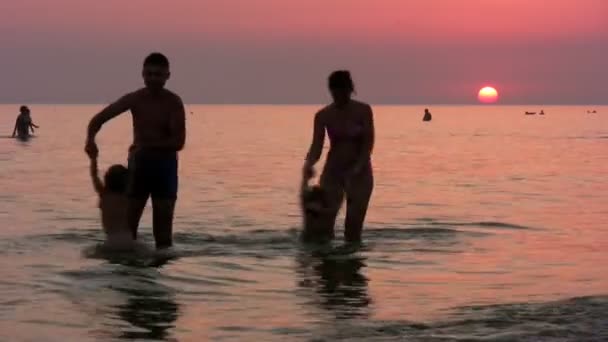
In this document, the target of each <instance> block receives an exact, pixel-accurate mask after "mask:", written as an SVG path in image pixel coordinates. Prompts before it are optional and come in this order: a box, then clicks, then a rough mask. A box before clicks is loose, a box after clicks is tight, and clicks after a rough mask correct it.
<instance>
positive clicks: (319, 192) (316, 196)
mask: <svg viewBox="0 0 608 342" xmlns="http://www.w3.org/2000/svg"><path fill="white" fill-rule="evenodd" d="M302 202H303V203H302V204H303V206H304V209H305V210H306V211H307V212H311V213H318V212H320V211H322V210H323V209H324V208H325V207H326V199H325V192H324V191H323V189H321V187H319V186H317V185H315V186H313V187H311V188H310V189H308V190H307V191H305V192H304V194H303V198H302Z"/></svg>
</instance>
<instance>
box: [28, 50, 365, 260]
mask: <svg viewBox="0 0 608 342" xmlns="http://www.w3.org/2000/svg"><path fill="white" fill-rule="evenodd" d="M170 75H171V73H170V70H169V60H168V59H167V57H165V56H164V55H163V54H161V53H152V54H150V55H149V56H147V57H146V58H145V60H144V63H143V71H142V76H143V79H144V84H145V87H144V88H142V89H139V90H136V91H134V92H132V93H128V94H126V95H124V96H122V97H121V98H119V99H118V100H117V101H115V102H114V103H112V104H110V105H108V106H107V107H105V108H104V109H103V110H102V111H101V112H99V113H98V114H97V115H95V116H94V117H93V118H92V119H91V121H90V123H89V125H88V130H87V139H86V146H85V151H86V153H87V155H88V156H89V158H90V160H91V177H92V180H93V184H94V188H95V190H96V191H97V193H98V194H99V208H100V209H101V219H102V225H103V228H104V231H105V233H106V242H105V244H106V245H107V246H108V247H110V248H117V249H129V248H132V247H133V246H135V245H136V240H137V230H138V226H139V221H140V219H141V216H142V213H143V210H144V208H145V206H146V202H147V200H148V198H149V197H151V199H152V210H153V215H152V217H153V232H154V239H155V241H156V248H157V249H164V248H167V247H170V246H172V244H173V239H172V235H173V213H174V209H175V202H176V199H177V190H178V151H180V150H181V149H182V148H183V147H184V144H185V141H186V116H185V109H184V104H183V103H182V100H181V98H180V97H179V96H178V95H177V94H175V93H173V92H171V91H169V90H168V89H166V88H165V84H166V82H167V80H168V79H169V77H170ZM328 86H329V91H330V93H331V96H332V98H333V102H332V103H331V104H329V105H327V106H325V107H324V108H322V109H321V110H320V111H318V112H317V113H316V115H315V117H314V129H313V134H312V142H311V144H310V148H309V150H308V153H307V155H306V159H305V162H304V165H303V167H302V182H301V192H300V199H301V207H302V211H303V217H304V228H303V231H302V234H301V237H302V239H303V240H305V241H315V242H317V241H328V240H331V239H332V238H333V237H334V226H335V221H336V216H337V214H338V211H339V209H340V207H341V205H342V202H343V201H344V198H346V220H345V232H344V235H345V240H346V241H347V242H359V241H360V240H361V233H362V228H363V222H364V220H365V215H366V212H367V207H368V204H369V201H370V197H371V194H372V189H373V187H374V177H373V172H372V164H371V153H372V149H373V146H374V120H373V114H372V109H371V107H370V105H368V104H366V103H363V102H359V101H356V100H354V99H352V95H353V93H354V91H355V87H354V84H353V81H352V79H351V76H350V73H349V72H348V71H345V70H339V71H334V72H333V73H331V75H330V76H329V79H328ZM127 111H130V112H131V114H132V118H133V143H132V145H131V147H130V148H129V156H128V165H127V167H125V166H122V165H119V164H117V165H113V166H111V167H110V168H109V169H108V170H107V171H106V173H105V175H104V179H103V180H102V179H100V177H99V176H98V171H97V157H98V154H99V150H98V148H97V144H96V143H95V136H96V135H97V133H98V132H99V130H100V129H101V127H102V126H103V124H104V123H106V122H107V121H108V120H110V119H112V118H114V117H116V116H118V115H120V114H122V113H125V112H127ZM30 123H31V119H30ZM23 125H25V123H24V124H23ZM32 125H33V124H32ZM24 127H25V126H24ZM326 133H327V136H328V137H329V141H330V149H329V152H328V154H327V159H326V162H325V166H324V167H323V171H322V173H321V175H320V181H319V184H318V185H314V186H310V185H309V183H310V180H311V179H312V178H313V177H314V176H315V172H314V168H313V167H314V165H315V164H316V162H317V161H318V160H319V159H320V157H321V154H322V150H323V144H324V142H325V135H326Z"/></svg>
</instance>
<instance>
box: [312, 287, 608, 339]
mask: <svg viewBox="0 0 608 342" xmlns="http://www.w3.org/2000/svg"><path fill="white" fill-rule="evenodd" d="M455 311H456V312H455V316H456V317H458V318H457V319H447V320H442V321H435V322H412V321H378V320H372V321H370V320H361V321H351V322H349V323H348V324H341V325H336V326H335V329H328V330H329V331H331V336H323V338H326V339H327V340H350V339H352V338H356V339H361V340H369V341H374V340H379V341H385V340H387V339H400V340H403V339H406V340H407V341H556V342H557V341H559V342H564V341H573V342H574V341H576V342H584V341H606V340H607V339H608V325H606V320H605V317H606V315H608V296H595V297H580V298H572V299H567V300H561V301H554V302H545V303H519V304H499V305H488V306H468V307H461V308H457V309H455Z"/></svg>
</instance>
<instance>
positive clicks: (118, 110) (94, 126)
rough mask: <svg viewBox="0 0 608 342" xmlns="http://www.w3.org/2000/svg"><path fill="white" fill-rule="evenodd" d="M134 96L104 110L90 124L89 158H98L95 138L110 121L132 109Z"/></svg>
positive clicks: (86, 147) (122, 99) (121, 99)
mask: <svg viewBox="0 0 608 342" xmlns="http://www.w3.org/2000/svg"><path fill="white" fill-rule="evenodd" d="M132 98H133V95H132V94H127V95H125V96H123V97H121V98H120V99H118V100H117V101H116V102H114V103H112V104H110V105H109V106H107V107H106V108H104V109H103V110H102V111H101V112H99V113H97V114H96V115H95V116H94V117H93V118H92V119H91V121H90V122H89V125H88V127H87V141H86V146H85V151H86V152H87V154H88V155H89V157H91V158H93V157H97V146H96V145H95V136H96V135H97V133H98V132H99V130H100V129H101V126H103V124H105V123H106V122H108V121H109V120H111V119H113V118H115V117H117V116H119V115H120V114H122V113H124V112H126V111H128V110H129V109H131V104H132Z"/></svg>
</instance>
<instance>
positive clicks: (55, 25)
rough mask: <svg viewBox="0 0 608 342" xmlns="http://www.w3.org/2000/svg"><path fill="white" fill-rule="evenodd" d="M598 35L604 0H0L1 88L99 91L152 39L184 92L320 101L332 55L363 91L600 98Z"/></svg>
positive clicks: (88, 95) (607, 21) (88, 94)
mask: <svg viewBox="0 0 608 342" xmlns="http://www.w3.org/2000/svg"><path fill="white" fill-rule="evenodd" d="M607 42H608V1H603V0H578V1H576V0H551V1H545V0H528V1H526V0H459V1H452V0H426V1H402V0H375V1H373V0H369V1H368V0H307V1H299V0H298V1H295V0H294V1H285V0H223V1H204V0H177V1H173V2H168V1H159V0H129V1H118V0H105V1H96V2H91V1H80V0H53V1H40V0H20V1H4V2H2V3H0V44H2V46H3V55H5V67H7V69H8V76H10V77H4V78H3V79H2V80H0V101H3V102H6V101H11V100H14V101H23V100H32V101H36V100H39V101H51V100H53V99H56V100H57V101H59V102H61V101H79V102H83V101H84V102H87V101H97V100H101V101H105V100H107V97H113V96H115V95H118V94H116V93H113V92H112V90H113V89H115V88H116V85H117V84H118V85H128V86H131V85H133V86H136V85H137V84H138V82H139V80H138V79H137V78H134V75H136V74H137V70H135V71H130V70H133V69H134V68H135V69H136V68H138V64H139V63H140V62H141V59H142V58H143V56H144V55H145V54H146V53H147V52H149V51H151V50H162V51H164V52H166V53H167V54H168V55H169V56H170V57H171V59H172V61H173V62H174V65H175V68H176V69H175V70H174V71H178V70H179V72H180V73H179V74H176V75H175V78H174V80H173V82H174V83H173V86H174V87H175V88H176V89H177V90H179V91H181V92H184V93H185V95H186V98H187V99H188V100H190V101H193V102H220V103H222V102H237V103H238V102H277V103H285V102H287V103H291V102H298V103H302V102H307V103H309V102H321V101H324V100H325V95H324V94H325V92H324V89H319V86H320V85H321V86H322V85H323V84H324V78H325V77H326V74H327V72H328V71H330V70H331V69H333V68H338V67H346V68H350V69H352V71H353V74H354V75H355V77H356V78H357V80H358V81H359V82H363V83H360V84H359V89H360V90H364V89H365V90H366V92H365V97H366V98H368V99H369V100H370V101H378V102H405V103H411V102H416V101H417V100H418V101H419V102H421V103H426V102H439V103H446V102H447V103H454V102H463V103H468V102H474V101H475V98H476V92H477V90H478V89H479V88H478V87H480V86H481V85H484V84H486V83H491V84H493V85H495V86H496V87H497V88H498V90H499V91H500V92H501V101H503V100H504V101H505V102H506V103H509V102H511V103H518V102H519V103H521V102H555V101H558V100H561V101H566V102H572V103H586V102H601V101H603V99H604V98H605V96H604V94H603V93H601V92H600V91H599V90H597V87H601V86H602V84H603V82H600V80H601V79H606V76H608V75H607V72H606V71H605V69H606V68H605V67H604V63H605V61H603V59H602V57H601V56H602V55H603V56H606V53H607V52H608V49H607V48H606V45H607V44H606V43H607ZM49 61H52V66H53V70H49ZM102 65H103V68H107V69H110V70H116V72H115V74H114V73H112V72H111V71H110V72H109V71H108V70H105V71H104V70H100V69H103V68H102ZM92 69H95V70H92ZM195 69H196V70H195ZM129 73H130V74H129ZM286 73H287V74H289V75H290V76H291V77H293V79H292V80H290V83H293V89H285V87H284V83H285V80H284V77H285V75H286ZM174 74H175V72H174ZM87 76H88V77H87ZM58 77H61V79H62V81H63V82H62V83H61V84H59V85H58V84H55V83H53V82H51V81H49V78H52V79H57V78H58ZM226 78H229V80H226ZM298 80H299V81H298ZM83 82H87V84H89V85H90V88H89V87H87V88H83V87H82V83H83ZM565 82H568V83H567V84H563V83H565ZM32 83H34V84H36V85H37V86H40V87H32V86H31V85H32ZM49 83H51V84H52V85H51V84H49ZM260 83H262V84H260ZM235 84H238V85H235ZM214 86H215V88H214ZM501 87H502V89H501ZM587 87H588V88H587ZM121 89H122V88H121ZM287 90H291V91H292V92H288V91H287ZM26 91H27V92H29V93H24V92H26ZM201 91H204V94H202V93H201ZM505 94H506V95H508V94H511V95H512V96H504V95H505ZM361 95H362V96H364V94H363V93H362V94H361ZM564 96H566V97H564Z"/></svg>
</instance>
